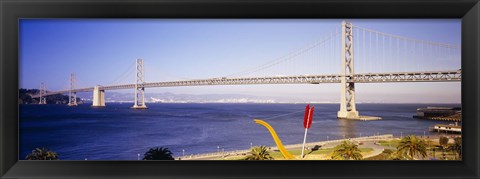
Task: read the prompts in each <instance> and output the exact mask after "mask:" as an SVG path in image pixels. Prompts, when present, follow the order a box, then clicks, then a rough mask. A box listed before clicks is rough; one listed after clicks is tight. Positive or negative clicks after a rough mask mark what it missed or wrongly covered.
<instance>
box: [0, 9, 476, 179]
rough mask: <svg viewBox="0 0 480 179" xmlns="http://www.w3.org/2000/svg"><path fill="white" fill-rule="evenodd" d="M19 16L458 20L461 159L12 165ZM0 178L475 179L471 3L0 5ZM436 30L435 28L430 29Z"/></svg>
mask: <svg viewBox="0 0 480 179" xmlns="http://www.w3.org/2000/svg"><path fill="white" fill-rule="evenodd" d="M19 18H461V19H462V85H461V86H462V110H463V119H464V120H463V140H464V141H463V145H464V148H463V155H464V157H463V160H462V161H441V162H439V161H262V162H256V161H170V162H168V161H18V102H17V100H18V86H19V85H18V84H19V83H18V59H19V58H18V54H19V53H18V50H19V49H18V24H19ZM0 19H1V25H0V26H1V36H0V42H1V47H0V48H1V50H0V56H1V60H0V69H1V71H0V122H1V123H0V135H1V136H0V165H1V166H0V177H2V178H119V177H126V178H149V177H151V178H192V177H203V178H268V177H271V178H387V177H388V178H480V172H479V168H480V165H479V162H480V160H479V156H480V155H479V153H480V148H479V147H480V142H479V141H480V140H479V134H480V133H479V130H480V125H479V120H480V117H479V109H480V108H479V105H478V104H479V101H480V96H479V91H480V89H479V82H480V81H479V76H480V75H479V71H480V66H479V59H480V58H479V57H480V51H479V49H480V47H479V44H480V4H479V1H478V0H422V1H418V0H355V1H353V0H335V1H333V0H324V1H313V0H302V1H288V0H285V1H281V0H271V1H270V0H258V1H253V0H240V1H234V0H230V1H226V0H225V1H214V0H201V1H194V0H187V1H167V0H165V1H150V0H142V1H135V0H126V1H119V0H113V1H105V0H101V1H94V0H84V1H78V0H63V1H60V0H39V1H31V0H15V1H14V0H1V1H0ZM432 30H435V29H432Z"/></svg>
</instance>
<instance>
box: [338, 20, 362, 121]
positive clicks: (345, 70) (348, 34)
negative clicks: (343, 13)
mask: <svg viewBox="0 0 480 179" xmlns="http://www.w3.org/2000/svg"><path fill="white" fill-rule="evenodd" d="M341 33H342V42H341V45H342V47H341V53H342V54H341V61H342V72H341V73H342V74H341V75H342V77H341V82H340V84H341V87H340V110H339V111H338V113H337V118H347V119H348V118H359V116H358V111H357V108H356V106H355V83H354V82H353V78H354V71H353V68H354V66H353V62H354V61H353V56H354V55H353V26H352V24H351V23H349V22H346V21H343V22H342V32H341Z"/></svg>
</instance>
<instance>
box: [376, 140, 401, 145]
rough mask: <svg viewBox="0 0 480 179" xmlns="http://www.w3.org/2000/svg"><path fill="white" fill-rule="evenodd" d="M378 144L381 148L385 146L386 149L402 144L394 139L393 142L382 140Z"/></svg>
mask: <svg viewBox="0 0 480 179" xmlns="http://www.w3.org/2000/svg"><path fill="white" fill-rule="evenodd" d="M378 143H379V144H380V145H381V146H384V147H397V146H398V144H399V143H400V140H397V139H393V140H380V141H378Z"/></svg>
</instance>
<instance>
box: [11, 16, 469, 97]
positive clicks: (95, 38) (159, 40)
mask: <svg viewBox="0 0 480 179" xmlns="http://www.w3.org/2000/svg"><path fill="white" fill-rule="evenodd" d="M349 21H350V22H352V24H354V25H357V26H361V27H365V28H370V29H374V30H378V31H381V32H387V33H390V34H396V35H401V36H406V37H411V38H416V39H422V40H427V41H435V42H442V43H449V44H455V45H458V46H459V45H460V37H461V33H460V32H461V28H460V27H461V20H460V19H447V20H438V19H436V20H431V19H430V20H429V19H425V20H391V19H378V20H360V19H353V20H349ZM340 23H341V20H339V19H333V20H314V19H312V20H253V19H252V20H240V19H237V20H213V19H210V20H188V19H184V20H180V19H143V20H135V19H128V20H126V19H116V20H115V19H103V20H102V19H23V20H21V21H20V87H21V88H39V86H40V82H45V83H46V84H47V87H48V89H49V90H60V89H67V88H68V87H69V81H68V80H69V74H70V73H76V74H77V81H78V84H77V86H79V87H91V86H93V85H96V84H99V85H109V84H123V83H133V82H134V71H133V66H134V62H135V59H137V58H142V59H144V60H145V66H146V72H145V73H146V77H145V79H146V81H147V82H158V81H171V80H182V79H203V78H213V77H223V76H227V75H229V74H232V73H235V72H240V71H243V70H247V69H250V68H252V67H256V66H258V65H261V64H264V63H266V62H268V61H271V60H273V59H276V58H278V57H281V56H284V55H286V54H288V53H289V52H292V51H295V50H297V49H299V48H302V47H304V46H305V45H307V44H309V43H312V42H315V41H317V40H320V39H322V38H323V37H325V36H326V35H328V34H329V33H330V32H332V31H334V30H335V29H338V28H339V27H340ZM359 38H363V37H362V36H360V35H359ZM358 49H359V50H361V48H360V47H359V48H358ZM358 54H359V55H361V54H362V53H361V52H358ZM355 58H357V57H355ZM395 58H398V57H392V61H395ZM358 59H359V60H358V62H356V63H358V65H359V67H358V69H359V70H358V71H362V70H363V71H365V70H369V69H367V68H363V69H362V68H361V67H363V66H362V65H366V64H365V63H367V62H365V63H364V62H362V61H361V57H359V58H358ZM405 59H407V60H412V61H400V60H401V59H400V58H399V59H398V60H396V61H395V62H392V63H394V64H392V65H390V66H388V65H384V64H383V66H374V65H379V63H377V62H375V61H373V63H374V65H372V66H371V67H375V68H378V69H380V68H382V67H383V68H388V67H395V66H398V69H399V70H400V69H401V68H400V66H401V65H404V64H414V63H413V60H415V59H411V58H405ZM459 60H460V59H459V58H458V59H455V60H454V61H450V62H448V63H447V62H445V63H444V64H445V65H443V67H442V68H450V67H452V68H458V67H459V66H460V61H459ZM339 61H340V59H338V61H334V62H332V63H333V64H330V66H329V67H328V68H325V69H322V67H320V66H322V65H323V66H326V64H320V65H317V66H319V71H320V72H319V73H323V72H325V73H328V74H329V73H335V72H339V71H340V66H339V65H335V63H338V64H339ZM370 63H372V62H370ZM396 63H398V64H396ZM438 64H443V62H441V61H440V62H438V63H437V62H435V63H434V64H433V65H438ZM288 65H289V64H286V65H284V66H288ZM331 66H333V67H331ZM336 66H338V68H337V67H336ZM431 66H432V65H431V64H430V62H428V63H425V64H424V67H418V68H419V70H422V69H423V68H424V69H427V68H428V67H431ZM334 67H335V68H334ZM405 68H407V69H409V68H410V67H409V66H408V65H406V67H405ZM415 68H416V67H415ZM401 70H405V69H401ZM279 73H281V72H279ZM308 73H309V74H310V73H315V72H308ZM277 75H278V74H277ZM339 88H340V85H339V84H320V85H244V86H207V87H205V86H204V87H172V88H149V89H147V90H146V91H147V93H155V92H172V93H180V94H250V95H258V96H292V97H298V98H302V99H306V100H308V101H335V100H336V99H339V93H340V92H339ZM356 88H357V89H356V93H357V99H358V100H359V101H381V102H415V101H419V102H460V83H459V82H454V83H402V84H357V86H356ZM119 92H128V93H130V92H133V89H132V90H122V91H119Z"/></svg>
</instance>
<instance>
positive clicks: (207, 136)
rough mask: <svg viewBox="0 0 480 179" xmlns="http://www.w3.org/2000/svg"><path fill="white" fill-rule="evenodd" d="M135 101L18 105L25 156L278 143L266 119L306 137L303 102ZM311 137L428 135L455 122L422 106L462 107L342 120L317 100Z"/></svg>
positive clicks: (98, 156)
mask: <svg viewBox="0 0 480 179" xmlns="http://www.w3.org/2000/svg"><path fill="white" fill-rule="evenodd" d="M131 106H132V105H131V104H126V103H125V104H118V103H108V104H107V106H106V107H105V108H92V107H90V105H89V104H83V105H79V106H77V107H68V106H66V105H48V104H47V105H20V138H19V140H20V141H19V143H20V154H19V155H20V156H19V158H20V159H24V158H25V156H26V155H27V154H28V153H30V152H31V150H32V149H34V148H35V147H42V146H43V147H48V148H50V149H51V150H54V151H56V152H57V153H58V154H59V155H60V159H62V160H84V159H85V158H87V159H88V160H137V154H140V155H142V156H143V154H144V153H145V151H147V150H148V149H149V148H151V147H168V148H169V149H170V150H171V151H172V152H173V154H174V156H182V155H183V154H182V150H185V155H189V154H197V153H205V152H217V150H218V147H220V150H221V149H222V148H224V150H225V151H228V150H238V149H248V148H250V143H252V144H253V145H268V146H274V145H275V143H274V142H273V139H272V137H271V135H270V133H269V132H268V131H267V129H265V128H264V127H263V126H260V125H258V124H255V123H254V122H253V119H254V118H257V119H263V120H265V121H266V122H268V123H269V124H270V125H271V126H272V127H273V128H274V129H275V130H276V132H277V134H278V135H279V137H280V139H281V140H282V142H283V143H284V144H296V143H302V142H303V135H304V131H305V130H304V128H303V114H304V110H305V104H165V103H157V104H148V107H149V109H147V110H132V109H130V107H131ZM314 106H315V113H314V119H313V124H312V127H311V128H310V129H309V131H308V137H307V142H314V141H323V140H326V139H327V136H328V138H329V139H330V140H331V139H339V138H343V137H344V136H345V137H347V138H348V137H359V136H365V135H374V134H377V133H379V134H393V135H395V136H400V135H407V134H416V135H423V134H424V131H426V134H427V135H429V134H430V135H433V134H434V133H429V132H428V127H431V126H433V125H435V124H440V123H442V124H448V123H449V122H441V121H428V120H420V119H414V118H412V116H413V115H414V114H415V112H416V109H417V108H420V107H427V106H460V104H357V109H358V110H359V112H360V115H370V116H380V117H382V118H383V119H382V120H376V121H353V120H339V119H337V118H336V115H337V111H338V109H339V105H338V104H315V105H314Z"/></svg>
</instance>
